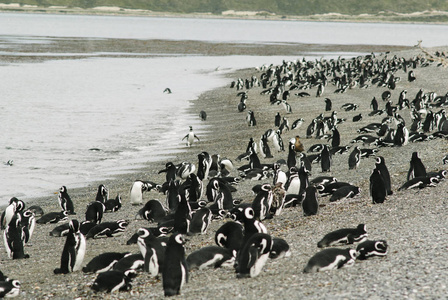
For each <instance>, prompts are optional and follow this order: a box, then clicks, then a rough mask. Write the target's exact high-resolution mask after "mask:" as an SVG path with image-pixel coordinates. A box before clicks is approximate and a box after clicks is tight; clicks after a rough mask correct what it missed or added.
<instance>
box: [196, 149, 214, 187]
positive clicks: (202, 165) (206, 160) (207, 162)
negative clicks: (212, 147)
mask: <svg viewBox="0 0 448 300" xmlns="http://www.w3.org/2000/svg"><path fill="white" fill-rule="evenodd" d="M211 164H212V157H211V156H210V154H209V153H208V152H205V151H203V152H201V153H200V154H198V171H197V174H196V175H197V176H198V178H199V179H200V180H202V181H203V180H204V179H207V178H208V173H209V171H210V167H211Z"/></svg>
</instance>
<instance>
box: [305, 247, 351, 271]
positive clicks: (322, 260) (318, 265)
mask: <svg viewBox="0 0 448 300" xmlns="http://www.w3.org/2000/svg"><path fill="white" fill-rule="evenodd" d="M355 261H356V250H354V249H350V248H347V249H338V248H328V249H324V250H322V251H320V252H318V253H316V254H314V255H313V257H311V258H310V260H309V261H308V263H307V264H306V266H305V268H304V269H303V272H304V273H313V272H323V271H328V270H334V269H340V268H342V267H350V266H352V265H353V264H354V263H355Z"/></svg>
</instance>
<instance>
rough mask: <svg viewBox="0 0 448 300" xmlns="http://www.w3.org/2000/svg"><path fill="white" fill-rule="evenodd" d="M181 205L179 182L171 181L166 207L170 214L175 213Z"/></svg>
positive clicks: (167, 192)
mask: <svg viewBox="0 0 448 300" xmlns="http://www.w3.org/2000/svg"><path fill="white" fill-rule="evenodd" d="M178 205H179V181H178V180H171V181H170V182H169V183H168V189H167V191H166V207H167V208H168V210H169V211H170V212H174V211H176V209H177V206H178Z"/></svg>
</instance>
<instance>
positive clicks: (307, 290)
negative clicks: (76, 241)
mask: <svg viewBox="0 0 448 300" xmlns="http://www.w3.org/2000/svg"><path fill="white" fill-rule="evenodd" d="M443 50H445V51H446V50H447V49H443ZM396 54H397V55H398V56H400V57H401V56H403V57H412V56H414V55H417V54H421V52H420V51H419V50H409V51H403V52H397V53H396ZM392 55H393V54H388V56H389V57H392ZM266 63H269V62H266ZM254 67H256V66H254ZM260 74H261V73H260V72H259V71H256V70H255V69H250V70H241V71H239V72H238V73H236V74H231V75H229V84H228V85H227V86H225V87H222V88H220V89H217V90H213V91H209V92H207V93H204V94H203V95H201V96H200V97H199V99H197V100H195V101H193V105H192V107H191V110H190V113H191V114H193V115H197V114H198V113H199V111H200V110H205V111H206V112H207V114H208V119H207V121H206V124H207V125H208V127H207V128H208V129H207V131H208V133H207V135H205V136H200V138H201V141H200V142H199V143H195V144H194V145H193V147H191V148H189V149H188V148H185V150H186V151H185V153H181V154H177V155H176V156H173V158H172V159H171V161H173V162H174V163H180V162H182V161H189V162H193V163H196V164H197V155H198V154H199V153H200V152H202V151H207V152H209V153H210V154H220V155H221V157H227V158H230V159H232V160H233V162H234V164H235V166H236V167H239V166H240V165H242V164H245V163H246V162H237V161H236V160H235V158H236V157H237V156H238V155H239V154H241V153H243V152H244V151H245V149H246V146H247V142H248V141H249V138H250V137H253V138H254V139H256V140H258V139H259V138H260V136H261V135H262V134H263V133H264V132H265V131H266V130H267V129H269V128H274V115H275V114H276V113H277V112H280V114H281V115H282V116H286V117H287V118H288V120H289V121H290V123H292V122H293V121H294V120H295V119H297V118H299V117H302V118H304V119H305V124H304V126H302V127H301V128H300V129H296V130H293V131H288V132H286V133H284V135H283V139H284V141H288V140H289V139H290V138H291V137H294V136H296V135H300V136H301V137H304V136H305V130H306V126H307V125H308V124H309V123H310V121H311V119H312V118H314V117H316V116H317V115H318V114H320V113H323V112H324V101H323V99H324V98H325V97H329V98H331V99H332V101H333V108H334V109H335V110H337V111H338V117H340V118H346V119H347V121H346V122H345V123H343V124H341V125H340V127H339V130H340V132H341V144H342V145H346V144H349V142H350V140H351V139H353V138H354V137H356V136H357V135H358V134H357V132H356V130H357V129H358V128H360V127H362V126H364V125H367V124H369V123H372V122H378V121H380V120H381V119H382V116H377V117H368V116H367V113H368V112H369V111H370V108H369V105H370V100H371V99H372V98H373V97H376V98H377V99H380V98H381V93H382V92H383V91H384V90H385V88H378V87H375V86H373V87H370V88H368V89H358V88H354V89H350V90H348V91H347V92H346V93H344V94H334V93H333V91H334V89H335V87H334V86H332V85H329V86H328V87H327V88H326V91H325V94H324V96H323V97H321V98H316V97H314V93H315V90H313V91H312V92H311V93H312V96H311V97H305V98H298V97H295V96H292V97H291V99H290V100H289V103H290V104H291V106H292V111H293V113H292V114H288V115H287V114H286V112H285V111H284V109H283V108H282V106H276V105H274V106H272V105H270V104H269V98H268V96H266V95H260V92H261V91H262V88H261V87H256V88H253V89H250V90H248V100H247V109H251V110H253V111H254V112H255V116H256V119H257V123H258V124H257V126H256V127H248V126H247V124H246V122H245V118H246V113H245V112H244V113H239V112H238V110H237V104H238V101H239V97H237V96H236V94H237V91H236V89H231V88H229V86H230V82H231V81H233V80H236V79H237V78H239V77H241V78H243V79H245V78H250V77H251V76H252V75H255V76H257V77H259V76H260ZM415 74H416V77H417V80H416V81H415V82H413V83H409V82H408V81H407V80H406V78H407V75H406V74H405V73H404V72H403V71H401V70H400V71H398V72H397V73H396V76H399V77H401V81H400V82H398V84H397V88H396V89H395V90H394V91H392V99H393V102H394V103H396V102H397V99H398V94H399V93H400V91H402V90H403V89H407V91H408V97H409V98H410V99H413V97H414V96H415V94H416V93H417V92H418V91H419V89H423V90H424V91H425V92H431V91H433V92H436V93H437V94H438V95H444V94H445V93H446V92H447V86H446V82H448V71H447V69H445V68H442V67H437V66H436V64H431V65H429V66H428V67H424V68H421V67H418V68H417V69H416V70H415ZM344 103H356V104H358V105H359V109H358V110H357V111H356V113H362V114H363V116H364V119H363V120H362V121H361V122H358V123H353V122H352V121H351V118H352V116H353V112H345V111H343V110H341V109H340V107H341V105H342V104H344ZM380 105H384V104H383V103H380ZM327 114H328V113H327ZM327 114H326V115H327ZM400 114H401V115H402V116H403V117H404V118H405V120H406V121H407V123H406V124H410V114H409V110H404V111H402V112H400ZM182 135H183V133H179V136H180V137H182ZM322 142H324V141H322V140H316V139H303V143H304V145H305V149H307V148H308V147H310V146H311V145H313V144H315V143H322ZM179 147H181V148H184V147H185V146H184V144H183V143H181V142H180V141H179ZM271 150H272V153H273V155H274V158H272V159H262V163H272V162H274V161H276V160H278V159H286V157H287V152H280V153H277V152H276V151H275V150H274V149H273V147H271ZM414 151H418V152H419V154H420V157H421V158H422V161H423V162H424V163H425V165H426V168H427V169H428V170H430V171H432V170H440V169H443V168H444V166H443V165H442V157H443V156H444V155H445V154H446V153H447V152H448V145H447V142H446V140H442V139H435V140H431V141H427V142H423V143H410V144H409V145H406V146H404V147H401V148H381V149H380V151H379V155H381V156H383V157H385V159H386V162H387V166H388V168H389V171H390V173H391V177H392V186H393V190H394V191H395V192H394V194H393V195H392V196H390V197H388V199H387V201H386V202H385V203H384V204H382V205H372V204H371V198H370V196H369V192H368V191H369V188H368V181H369V176H370V173H371V171H372V169H373V167H374V159H373V158H370V159H363V160H362V161H361V165H360V168H358V169H357V170H348V164H347V160H348V155H347V154H344V155H336V156H335V157H334V159H333V165H332V169H331V172H330V173H328V174H327V175H332V176H335V177H336V178H338V179H339V181H347V182H351V183H353V184H356V185H358V186H359V187H360V188H361V190H362V192H361V195H360V196H358V197H356V198H354V199H351V200H344V201H340V202H336V203H330V202H329V199H328V197H322V198H320V199H319V201H320V204H321V206H322V207H321V208H320V211H319V214H318V215H316V216H313V217H304V216H303V214H302V210H301V208H300V207H296V208H288V209H285V211H284V212H283V213H282V214H281V215H280V216H277V217H275V218H273V219H271V220H267V221H265V222H264V224H265V225H266V227H267V228H268V231H269V233H270V234H271V235H272V236H275V237H281V238H284V239H285V240H286V241H287V242H288V243H289V244H290V247H291V251H292V256H291V257H289V258H283V259H279V260H272V261H269V262H268V263H267V265H266V266H265V268H264V269H263V271H262V273H261V274H260V275H259V276H258V277H256V278H252V279H236V276H235V273H234V270H233V269H215V270H211V269H209V270H203V271H198V270H194V271H191V272H190V281H189V283H188V284H187V285H186V286H185V287H184V288H183V290H182V293H181V296H180V297H179V298H183V299H198V298H199V299H211V298H215V299H223V298H227V299H232V298H243V299H255V298H257V299H258V298H262V299H271V298H274V297H277V298H292V299H303V298H312V299H324V298H325V299H328V298H330V299H350V298H369V299H380V298H381V299H384V298H389V299H390V298H397V299H398V298H411V299H417V298H418V299H420V298H444V297H446V295H447V294H448V287H447V284H446V283H447V282H448V272H447V270H448V254H447V253H448V251H447V250H448V242H447V239H446V236H447V234H448V232H447V230H448V221H447V218H446V216H447V214H446V208H447V200H446V199H447V188H446V182H441V183H440V184H439V185H438V186H436V187H434V188H427V189H423V190H421V191H415V190H411V191H400V192H398V191H397V189H398V188H399V187H400V186H401V185H402V184H403V183H404V182H405V181H406V173H407V170H408V167H409V160H410V157H411V153H412V152H414ZM164 164H165V162H160V163H154V164H151V165H148V166H143V168H142V169H141V170H140V171H136V172H135V173H134V174H128V175H124V176H121V177H118V178H116V179H114V180H111V181H106V182H103V183H104V184H105V185H106V186H107V187H108V188H109V191H110V196H111V197H112V196H115V195H116V194H117V193H120V194H121V195H122V196H123V207H122V209H121V210H120V211H118V212H116V213H109V214H106V215H105V218H104V221H114V220H118V219H122V218H124V219H127V220H130V225H129V226H128V228H127V230H126V232H125V233H124V234H123V235H122V236H119V237H114V238H107V239H95V240H88V243H87V253H86V257H85V259H84V265H85V264H87V262H89V261H90V259H92V258H93V257H95V256H97V255H98V254H100V253H103V252H106V251H122V252H125V251H129V252H133V253H138V251H139V250H138V247H137V246H136V245H126V241H127V240H128V239H129V237H130V236H131V235H132V234H133V233H134V232H135V231H136V230H137V229H138V228H139V227H143V226H149V225H151V224H148V222H147V221H145V220H134V216H135V214H136V212H137V211H138V209H139V208H140V207H138V206H131V205H130V204H129V188H130V187H131V184H132V182H133V181H134V180H136V179H143V180H151V181H155V182H158V183H162V182H163V181H164V174H161V175H159V174H157V173H158V171H159V170H161V169H163V168H164ZM231 175H234V176H237V175H238V174H237V172H236V171H233V172H232V174H231ZM320 175H322V173H321V172H320V166H319V165H313V170H312V177H311V178H314V177H316V176H320ZM264 182H271V180H267V181H264ZM258 183H260V182H254V181H243V182H242V183H240V184H239V185H238V186H237V189H238V191H237V192H236V193H235V194H234V197H235V198H240V199H242V200H243V201H244V202H251V201H252V200H253V198H254V196H253V194H252V192H251V188H252V186H253V185H255V184H258ZM96 189H97V184H92V185H91V186H89V187H88V188H84V189H79V190H73V191H71V190H69V192H70V195H71V197H72V199H73V200H74V203H75V210H76V211H77V216H76V217H77V218H78V219H79V220H83V219H84V212H85V207H86V205H87V203H89V202H90V201H93V200H94V198H95V194H96ZM150 199H160V200H161V201H164V200H165V196H164V195H162V194H159V193H157V192H153V191H151V192H149V193H147V194H145V195H144V201H147V200H150ZM31 204H39V205H41V206H42V208H43V209H44V210H45V211H46V212H49V211H58V210H59V208H58V204H57V196H56V195H50V196H49V197H47V198H43V199H36V200H35V201H31V202H30V203H28V204H27V205H31ZM224 222H225V220H221V221H214V222H213V223H212V224H211V227H210V228H209V230H208V232H207V234H205V235H200V236H193V237H190V238H189V239H190V240H189V241H188V243H187V245H186V252H187V254H188V253H190V252H192V251H194V250H197V249H199V248H200V247H203V246H205V245H213V244H214V232H215V230H216V229H217V228H219V227H220V226H221V225H222V224H223V223H224ZM359 223H365V224H367V230H368V233H369V238H371V239H385V240H386V241H387V242H388V244H389V246H390V248H389V254H388V256H387V257H385V258H381V259H372V260H367V261H363V262H357V263H356V264H355V265H354V266H353V267H352V268H347V269H341V270H337V271H330V272H323V273H317V274H303V273H302V270H303V267H304V266H305V264H306V262H307V261H308V259H309V258H310V257H311V256H312V255H313V254H315V253H316V252H317V251H318V248H317V247H316V244H317V242H318V241H319V240H320V238H321V237H322V236H323V235H324V234H326V233H327V232H329V231H331V230H334V229H338V228H342V227H355V226H356V225H357V224H359ZM55 226H56V225H52V224H51V225H38V226H37V228H36V230H35V233H34V235H33V237H32V246H29V247H28V246H27V247H26V249H25V251H26V252H27V253H28V254H29V255H30V258H29V259H25V260H10V259H8V258H6V253H5V251H4V249H3V254H2V255H1V267H0V269H1V271H3V272H4V273H5V274H6V275H8V276H9V277H10V278H14V279H18V280H19V281H21V283H22V290H21V297H22V298H23V299H48V298H53V299H76V298H78V299H95V298H103V297H105V298H111V299H131V298H132V299H148V298H163V289H162V284H161V281H160V279H153V278H150V276H149V274H146V273H140V274H139V275H138V277H137V278H135V279H134V280H133V288H132V291H131V292H123V293H117V294H114V295H105V294H102V293H100V294H95V293H94V292H93V291H91V289H90V284H91V283H92V281H93V280H94V278H95V275H91V274H83V273H82V272H75V273H72V274H68V275H57V276H56V275H54V274H53V269H55V268H57V267H59V261H60V256H61V252H62V248H63V245H64V242H65V238H56V237H50V236H49V232H50V231H51V230H52V229H53V228H54V227H55ZM2 248H3V247H2Z"/></svg>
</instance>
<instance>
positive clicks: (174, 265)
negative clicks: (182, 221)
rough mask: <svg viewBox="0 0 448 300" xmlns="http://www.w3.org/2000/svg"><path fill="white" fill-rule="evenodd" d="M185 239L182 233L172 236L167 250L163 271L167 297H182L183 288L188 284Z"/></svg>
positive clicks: (164, 288)
mask: <svg viewBox="0 0 448 300" xmlns="http://www.w3.org/2000/svg"><path fill="white" fill-rule="evenodd" d="M184 244H185V239H184V237H183V236H182V234H180V233H175V234H173V235H171V237H170V239H169V240H168V244H167V246H166V250H165V263H164V265H163V269H162V281H163V291H164V294H165V297H167V296H174V295H180V291H181V289H182V286H183V285H184V284H185V283H187V282H188V271H189V270H188V265H187V262H186V260H185V248H184Z"/></svg>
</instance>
